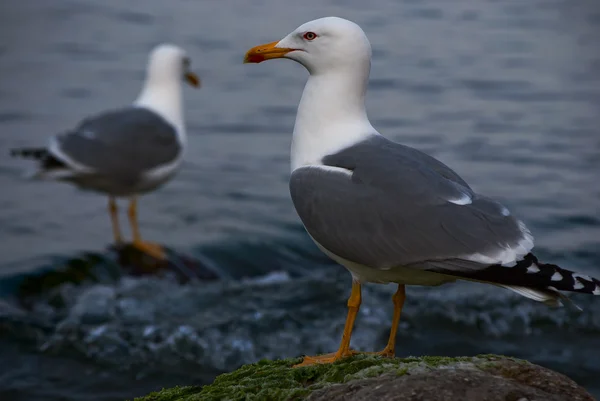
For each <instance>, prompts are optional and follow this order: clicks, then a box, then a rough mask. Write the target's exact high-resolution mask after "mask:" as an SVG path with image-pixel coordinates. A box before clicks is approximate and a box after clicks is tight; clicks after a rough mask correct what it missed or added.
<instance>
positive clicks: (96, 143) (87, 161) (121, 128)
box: [51, 107, 181, 178]
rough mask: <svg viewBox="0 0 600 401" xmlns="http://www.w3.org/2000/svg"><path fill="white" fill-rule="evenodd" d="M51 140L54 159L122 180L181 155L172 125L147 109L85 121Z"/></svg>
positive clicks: (121, 110)
mask: <svg viewBox="0 0 600 401" xmlns="http://www.w3.org/2000/svg"><path fill="white" fill-rule="evenodd" d="M54 141H55V145H56V152H55V153H56V154H55V156H56V157H58V158H61V159H63V160H64V159H66V158H68V159H69V160H71V161H73V162H75V163H77V164H79V165H81V166H84V167H86V168H87V169H89V170H92V171H93V172H94V173H100V174H105V175H115V176H119V177H123V178H125V177H139V176H140V175H141V174H143V173H144V172H146V171H147V170H150V169H153V168H155V167H159V166H161V165H165V164H168V163H170V162H172V161H174V160H175V159H176V158H177V157H178V156H179V154H180V152H181V144H180V143H179V140H178V137H177V132H176V129H175V127H174V126H172V125H171V124H169V123H168V122H167V121H166V120H165V119H163V118H162V117H161V116H159V115H158V114H156V113H154V112H152V111H150V110H147V109H143V108H135V107H129V108H124V109H120V110H114V111H109V112H106V113H103V114H99V115H97V116H94V117H90V118H87V119H85V120H83V121H82V122H81V123H80V124H79V126H77V127H76V128H75V129H74V130H73V131H70V132H67V133H65V134H62V135H57V136H56V137H55V138H54ZM51 149H52V148H51ZM65 156H66V157H65ZM64 161H66V160H64ZM67 164H69V163H68V162H67Z"/></svg>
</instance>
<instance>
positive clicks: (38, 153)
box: [10, 148, 68, 179]
mask: <svg viewBox="0 0 600 401" xmlns="http://www.w3.org/2000/svg"><path fill="white" fill-rule="evenodd" d="M10 155H11V156H12V157H18V158H21V159H30V160H37V161H38V162H39V164H38V168H37V170H35V171H33V172H29V173H27V174H26V177H27V178H32V179H36V178H48V177H50V176H53V175H55V173H57V172H59V171H65V170H66V169H68V166H67V165H66V164H65V163H63V162H62V161H61V160H59V159H57V158H56V157H54V156H53V155H52V153H50V152H49V151H48V149H46V148H16V149H11V150H10Z"/></svg>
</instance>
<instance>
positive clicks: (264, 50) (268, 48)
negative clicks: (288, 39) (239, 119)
mask: <svg viewBox="0 0 600 401" xmlns="http://www.w3.org/2000/svg"><path fill="white" fill-rule="evenodd" d="M277 43H279V41H277V42H271V43H266V44H264V45H258V46H255V47H253V48H252V49H250V50H248V51H247V52H246V55H245V56H244V64H246V63H262V62H263V61H265V60H271V59H274V58H282V57H285V55H286V54H288V53H289V52H291V51H294V49H289V48H285V47H275V46H276V45H277Z"/></svg>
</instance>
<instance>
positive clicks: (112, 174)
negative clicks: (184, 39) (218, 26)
mask: <svg viewBox="0 0 600 401" xmlns="http://www.w3.org/2000/svg"><path fill="white" fill-rule="evenodd" d="M190 65H191V60H190V58H189V57H188V55H187V54H186V52H185V51H184V50H183V49H181V48H180V47H178V46H176V45H173V44H168V43H165V44H160V45H158V46H156V47H155V48H154V49H152V51H151V52H150V55H149V58H148V65H147V70H146V79H145V82H144V86H143V87H142V90H141V92H140V94H139V96H138V97H137V99H136V100H135V101H134V102H133V104H131V105H129V106H126V107H121V108H115V109H112V110H108V111H104V112H102V113H99V114H96V115H92V116H89V117H87V118H85V119H83V120H82V121H81V122H80V123H79V124H78V125H77V126H76V127H74V128H72V129H70V130H68V131H66V132H64V133H61V134H58V135H54V136H52V137H51V138H50V140H49V143H48V145H47V146H45V147H39V148H20V149H13V150H12V151H11V153H12V155H13V156H16V157H22V158H28V159H33V160H35V161H37V163H38V165H37V169H36V171H35V172H34V173H33V174H32V176H31V177H32V178H36V179H44V180H55V181H63V182H68V183H72V184H74V185H76V186H77V187H79V188H80V189H83V190H90V191H94V192H99V193H103V194H106V195H108V210H109V214H110V217H111V223H112V229H113V236H114V240H115V243H116V244H117V245H119V244H122V236H121V230H120V227H119V218H118V207H117V202H116V199H117V198H129V208H128V217H129V221H130V225H131V230H132V236H133V241H132V245H133V246H134V247H135V248H137V249H139V250H140V251H142V252H144V253H145V254H148V255H150V256H152V257H154V258H157V259H163V258H164V255H165V253H164V250H163V248H162V247H161V246H160V245H158V244H153V243H150V242H145V241H143V240H142V238H141V235H140V231H139V228H138V222H137V198H138V196H139V195H140V194H144V193H147V192H150V191H153V190H155V189H157V188H159V187H160V186H162V185H163V184H165V183H166V182H167V181H169V180H170V179H171V178H172V177H173V176H174V174H175V173H176V172H177V170H178V169H179V166H180V165H181V162H182V159H183V153H184V149H185V147H186V142H187V140H186V132H185V122H184V118H183V110H182V103H183V101H182V93H181V92H182V88H181V81H182V80H185V81H187V82H188V83H189V84H190V85H192V86H194V87H199V86H200V80H199V78H198V76H197V75H196V74H194V73H193V72H192V71H191V70H190Z"/></svg>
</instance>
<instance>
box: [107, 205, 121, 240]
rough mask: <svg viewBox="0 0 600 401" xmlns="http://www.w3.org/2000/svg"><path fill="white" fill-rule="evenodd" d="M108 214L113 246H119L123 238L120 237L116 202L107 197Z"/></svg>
mask: <svg viewBox="0 0 600 401" xmlns="http://www.w3.org/2000/svg"><path fill="white" fill-rule="evenodd" d="M108 213H109V214H110V220H111V222H112V230H113V237H114V238H115V245H120V244H121V243H122V242H123V237H121V227H120V226H119V208H118V207H117V201H116V200H115V198H113V197H112V196H109V197H108Z"/></svg>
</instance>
